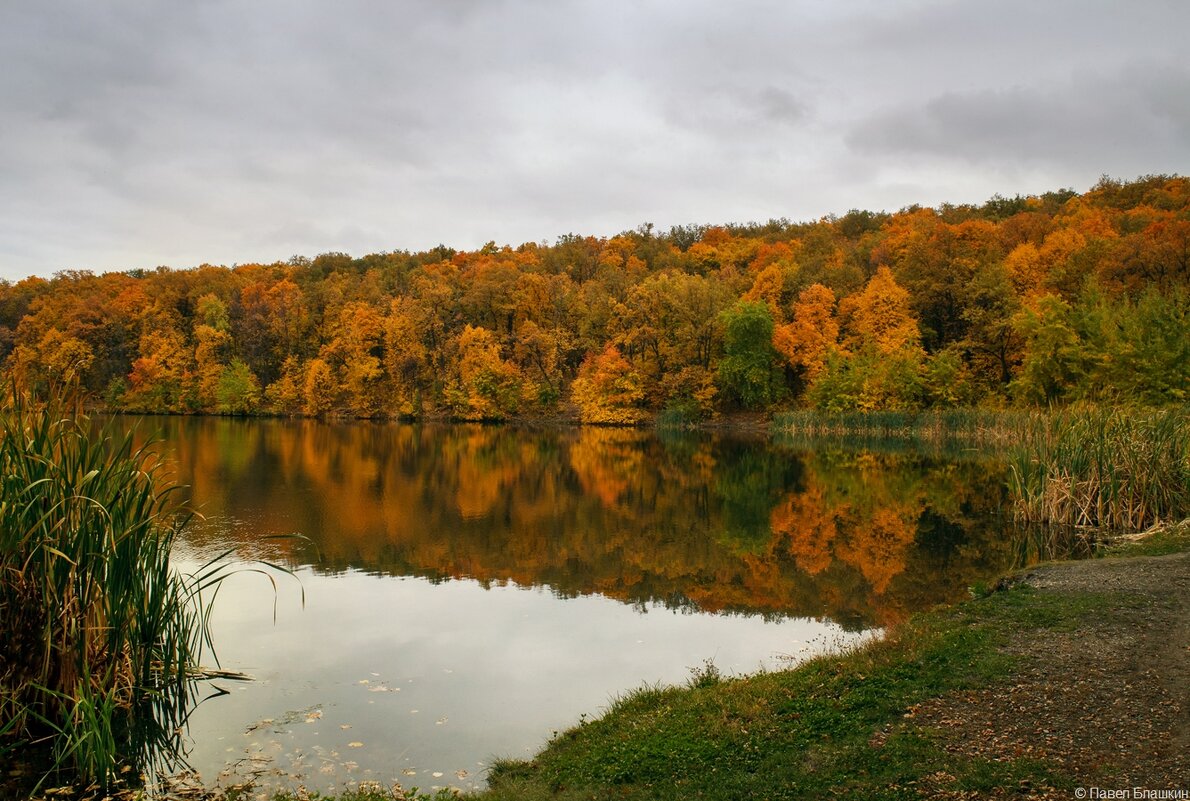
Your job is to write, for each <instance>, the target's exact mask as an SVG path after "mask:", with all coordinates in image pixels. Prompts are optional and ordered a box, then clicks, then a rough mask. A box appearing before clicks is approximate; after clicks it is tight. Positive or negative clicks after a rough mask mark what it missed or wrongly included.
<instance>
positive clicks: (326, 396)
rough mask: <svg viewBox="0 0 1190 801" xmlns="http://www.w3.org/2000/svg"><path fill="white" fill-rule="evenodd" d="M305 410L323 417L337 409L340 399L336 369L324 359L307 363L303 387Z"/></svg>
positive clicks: (315, 415)
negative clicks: (336, 405)
mask: <svg viewBox="0 0 1190 801" xmlns="http://www.w3.org/2000/svg"><path fill="white" fill-rule="evenodd" d="M302 394H303V396H304V399H305V406H304V411H305V413H306V414H308V415H310V416H311V417H322V416H324V415H326V414H328V413H330V412H331V411H333V410H334V409H335V404H336V403H337V401H338V382H337V381H336V380H335V371H334V370H332V369H331V366H330V365H329V364H327V363H326V362H325V361H324V360H322V359H311V360H310V363H309V364H307V365H306V380H305V386H304V388H303V393H302Z"/></svg>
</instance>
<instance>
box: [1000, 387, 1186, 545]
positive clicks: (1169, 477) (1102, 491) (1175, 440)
mask: <svg viewBox="0 0 1190 801" xmlns="http://www.w3.org/2000/svg"><path fill="white" fill-rule="evenodd" d="M1008 458H1009V489H1010V490H1011V492H1012V495H1013V497H1014V509H1013V511H1014V514H1015V516H1016V518H1017V519H1018V520H1019V521H1021V522H1024V523H1042V524H1046V525H1062V526H1074V527H1080V528H1103V529H1110V530H1114V531H1121V532H1124V531H1140V530H1143V529H1147V528H1149V527H1151V526H1154V525H1158V524H1162V523H1172V522H1177V521H1180V520H1182V519H1184V518H1186V517H1187V516H1188V515H1190V415H1188V414H1187V410H1186V409H1185V408H1179V409H1165V410H1125V409H1114V408H1103V407H1076V408H1070V409H1064V410H1060V411H1055V412H1051V413H1049V414H1041V413H1037V414H1033V415H1031V416H1030V418H1029V419H1028V421H1027V424H1026V425H1025V426H1024V427H1023V429H1022V431H1021V434H1020V439H1019V442H1018V443H1017V444H1016V445H1014V446H1013V447H1012V448H1011V449H1010V451H1009V455H1008Z"/></svg>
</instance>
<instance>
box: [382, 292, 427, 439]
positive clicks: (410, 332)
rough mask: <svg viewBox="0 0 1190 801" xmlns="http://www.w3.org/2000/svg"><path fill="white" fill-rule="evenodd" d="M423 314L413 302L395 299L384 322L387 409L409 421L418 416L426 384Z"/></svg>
mask: <svg viewBox="0 0 1190 801" xmlns="http://www.w3.org/2000/svg"><path fill="white" fill-rule="evenodd" d="M425 329H426V314H425V312H424V310H423V309H422V307H421V305H420V304H419V303H418V302H417V301H415V300H413V299H412V298H407V297H399V298H394V299H393V302H392V304H391V305H390V306H389V312H388V316H387V317H385V318H384V371H385V373H386V374H387V375H388V382H389V386H390V387H391V389H392V399H391V401H390V403H389V407H390V409H391V410H392V411H393V412H395V413H396V414H397V415H399V416H402V417H409V416H412V415H417V414H420V413H421V410H422V392H423V389H424V388H425V386H426V385H427V383H428V376H427V372H428V370H429V354H428V352H427V350H426V345H425V342H424V341H423V340H422V332H424V331H425Z"/></svg>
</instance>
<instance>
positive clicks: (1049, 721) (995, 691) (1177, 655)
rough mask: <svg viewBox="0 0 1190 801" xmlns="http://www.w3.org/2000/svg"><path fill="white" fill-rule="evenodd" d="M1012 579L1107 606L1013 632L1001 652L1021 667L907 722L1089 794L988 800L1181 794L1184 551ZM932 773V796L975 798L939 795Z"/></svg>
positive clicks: (1189, 741)
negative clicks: (1062, 622) (1033, 765)
mask: <svg viewBox="0 0 1190 801" xmlns="http://www.w3.org/2000/svg"><path fill="white" fill-rule="evenodd" d="M1018 580H1019V581H1023V582H1025V583H1027V584H1029V585H1031V586H1032V587H1034V588H1036V590H1037V591H1038V592H1040V593H1058V594H1065V595H1068V596H1076V595H1079V594H1086V593H1095V594H1105V593H1106V594H1109V595H1110V596H1111V598H1112V601H1111V603H1110V604H1108V605H1107V608H1106V609H1104V611H1103V612H1102V614H1100V615H1096V616H1095V618H1094V619H1092V620H1086V621H1083V622H1082V623H1081V624H1080V625H1079V626H1078V627H1077V628H1074V629H1072V630H1061V629H1059V630H1055V629H1041V630H1034V629H1025V630H1021V631H1020V632H1018V633H1017V634H1015V635H1013V637H1012V638H1011V640H1010V643H1009V645H1008V650H1009V651H1010V652H1011V653H1013V654H1014V655H1016V656H1017V657H1019V662H1018V666H1017V668H1016V670H1015V671H1014V673H1013V675H1011V676H1010V678H1009V680H1008V681H1007V682H1006V683H1005V684H1002V685H999V686H996V687H992V688H988V689H984V690H979V691H974V692H967V693H961V694H952V695H948V696H945V697H942V698H938V699H934V700H932V701H929V702H927V703H924V704H921V705H920V706H919V707H917V708H916V709H915V710H914V722H915V723H916V724H917V725H920V726H923V727H928V728H932V729H934V730H935V731H938V732H940V733H941V736H942V737H943V741H944V742H945V744H946V747H947V748H948V749H949V750H953V751H958V752H962V753H967V754H970V755H973V756H981V757H984V758H988V759H994V760H1005V759H1021V758H1033V759H1038V760H1042V761H1045V762H1047V763H1049V764H1050V765H1052V766H1053V767H1054V769H1055V772H1057V773H1060V774H1065V775H1067V776H1069V777H1070V778H1072V779H1074V780H1075V782H1076V786H1079V787H1081V788H1088V789H1087V793H1088V795H1083V796H1080V795H1077V794H1076V793H1072V792H1071V790H1069V789H1065V790H1054V789H1052V788H1046V787H1032V786H1023V787H1013V788H1004V790H1003V792H1002V793H998V794H995V795H993V796H990V797H1003V798H1009V797H1012V798H1072V797H1074V798H1080V797H1091V793H1090V790H1089V788H1092V787H1098V788H1105V789H1112V790H1118V789H1122V788H1128V789H1129V792H1130V793H1131V791H1132V789H1133V788H1137V787H1143V788H1148V789H1154V790H1155V789H1167V790H1168V789H1184V790H1186V791H1187V792H1188V793H1190V603H1188V599H1190V554H1187V553H1181V554H1173V555H1170V556H1160V557H1137V558H1131V559H1101V560H1090V561H1084V562H1072V563H1067V564H1060V565H1051V566H1046V567H1041V568H1037V569H1035V570H1033V571H1031V572H1029V573H1027V574H1024V575H1023V576H1020V577H1018ZM938 778H939V780H940V781H939V787H938V789H939V792H938V793H937V794H936V797H940V798H965V797H977V796H972V795H963V794H959V795H956V794H954V793H949V794H948V793H946V792H945V791H943V790H942V789H941V787H942V786H943V785H945V784H946V782H945V778H946V777H938ZM980 797H987V796H980ZM1118 797H1119V796H1118ZM1128 797H1141V796H1139V795H1129V796H1128Z"/></svg>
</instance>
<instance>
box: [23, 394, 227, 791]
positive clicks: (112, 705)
mask: <svg viewBox="0 0 1190 801" xmlns="http://www.w3.org/2000/svg"><path fill="white" fill-rule="evenodd" d="M186 519H187V517H186V514H185V513H184V510H183V508H182V506H181V504H179V503H178V502H177V501H176V499H175V490H174V489H173V488H172V487H165V486H163V482H162V481H161V480H160V467H159V464H158V463H157V461H156V459H155V458H154V456H153V454H152V453H151V452H150V451H148V450H145V449H144V448H136V447H134V446H133V444H132V439H131V437H130V436H122V437H117V436H114V435H113V434H112V433H111V432H110V430H108V429H107V428H104V427H95V426H93V425H92V423H91V422H90V421H89V420H87V419H86V418H85V417H82V416H79V415H77V414H76V413H74V412H70V411H68V410H67V408H66V407H65V406H64V405H63V404H60V403H53V402H51V403H49V404H41V403H35V402H33V401H30V400H29V399H27V398H25V399H22V398H21V397H19V396H18V397H15V398H13V397H10V399H9V400H8V401H7V402H6V403H5V404H4V405H3V407H2V408H0V642H2V643H3V647H0V749H12V748H14V747H18V746H19V745H31V746H34V747H36V746H37V745H38V744H42V745H43V746H45V747H46V748H48V750H50V751H52V754H53V757H54V764H55V766H57V767H60V768H70V769H73V770H74V771H76V772H77V774H78V775H79V777H80V778H82V779H85V780H89V781H96V782H99V783H103V784H106V783H108V782H110V781H112V780H113V779H114V778H115V776H116V775H117V773H118V772H119V771H121V770H122V769H126V768H127V767H134V768H138V769H139V768H144V767H145V764H144V760H145V759H146V758H147V756H148V755H149V754H153V755H156V756H158V757H160V756H161V755H162V754H166V755H168V754H170V753H171V751H172V753H173V754H174V755H175V756H176V751H173V749H174V747H175V746H176V743H177V737H178V733H177V727H178V726H179V725H180V724H181V723H182V721H183V720H184V716H185V714H186V711H187V709H188V705H189V703H190V701H191V700H192V693H193V682H192V677H191V672H192V671H193V669H194V668H196V667H197V665H198V664H199V658H200V655H201V653H202V651H203V649H204V646H205V645H206V644H208V643H209V637H208V635H207V627H206V619H207V612H208V611H209V609H208V608H207V607H204V606H203V605H202V604H201V603H200V601H199V599H200V597H201V593H202V591H203V590H204V589H206V588H209V587H211V586H212V584H213V583H215V582H217V581H218V579H219V573H220V569H219V568H218V567H217V566H209V567H208V568H206V569H204V570H203V571H200V573H199V574H198V575H193V576H182V575H180V574H178V573H177V572H175V571H174V570H173V569H172V568H171V566H170V548H171V546H172V544H173V542H174V539H175V538H176V536H177V535H178V532H179V531H180V530H181V527H182V526H183V525H184V524H185V522H186Z"/></svg>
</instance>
